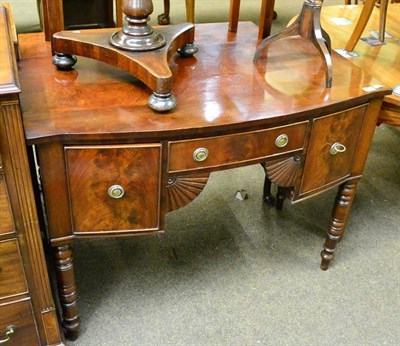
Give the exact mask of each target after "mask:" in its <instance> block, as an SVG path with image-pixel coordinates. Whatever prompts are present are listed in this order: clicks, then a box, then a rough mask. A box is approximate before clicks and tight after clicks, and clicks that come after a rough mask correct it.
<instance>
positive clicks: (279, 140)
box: [275, 134, 289, 148]
mask: <svg viewBox="0 0 400 346" xmlns="http://www.w3.org/2000/svg"><path fill="white" fill-rule="evenodd" d="M288 143H289V137H288V135H285V134H281V135H279V136H278V137H276V140H275V146H277V147H278V148H283V147H286V146H287V144H288Z"/></svg>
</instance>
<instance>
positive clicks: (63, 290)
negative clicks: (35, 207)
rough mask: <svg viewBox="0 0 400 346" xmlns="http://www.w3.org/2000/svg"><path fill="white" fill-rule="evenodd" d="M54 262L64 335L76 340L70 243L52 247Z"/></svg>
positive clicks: (75, 313) (75, 304) (75, 308)
mask: <svg viewBox="0 0 400 346" xmlns="http://www.w3.org/2000/svg"><path fill="white" fill-rule="evenodd" d="M54 264H55V270H56V275H57V288H58V296H59V298H60V304H61V308H62V319H63V321H62V326H63V328H64V332H65V336H66V337H67V338H68V339H70V340H76V339H77V337H78V335H79V330H80V324H79V315H78V308H77V303H76V297H77V293H76V283H75V273H74V264H73V256H72V247H71V245H62V246H57V247H55V248H54Z"/></svg>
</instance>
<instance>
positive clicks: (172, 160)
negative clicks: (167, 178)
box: [168, 121, 308, 173]
mask: <svg viewBox="0 0 400 346" xmlns="http://www.w3.org/2000/svg"><path fill="white" fill-rule="evenodd" d="M307 123H308V122H307V121H304V122H300V123H296V124H292V125H288V126H281V127H274V128H271V129H265V130H259V131H252V132H244V133H239V134H233V135H227V136H219V137H210V138H202V139H193V140H183V141H175V142H170V143H169V168H168V172H169V173H175V172H182V171H190V170H196V169H203V168H212V167H221V166H228V165H234V164H238V163H245V162H251V161H257V160H262V159H264V158H267V157H270V156H275V155H281V154H285V153H289V152H292V151H297V150H301V149H302V148H303V144H304V137H305V133H306V128H307Z"/></svg>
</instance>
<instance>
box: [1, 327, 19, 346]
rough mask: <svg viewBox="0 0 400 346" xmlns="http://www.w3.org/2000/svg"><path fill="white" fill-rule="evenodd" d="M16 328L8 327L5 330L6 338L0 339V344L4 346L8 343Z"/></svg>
mask: <svg viewBox="0 0 400 346" xmlns="http://www.w3.org/2000/svg"><path fill="white" fill-rule="evenodd" d="M16 329H17V328H16V327H15V326H8V327H7V328H6V334H5V335H6V337H5V338H4V339H0V344H5V343H6V342H8V341H10V339H11V337H12V336H13V335H14V333H15V330H16Z"/></svg>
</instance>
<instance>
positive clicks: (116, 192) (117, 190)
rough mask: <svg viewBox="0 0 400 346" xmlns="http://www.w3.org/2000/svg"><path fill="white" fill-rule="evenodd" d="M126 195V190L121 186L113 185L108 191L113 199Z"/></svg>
mask: <svg viewBox="0 0 400 346" xmlns="http://www.w3.org/2000/svg"><path fill="white" fill-rule="evenodd" d="M124 194H125V190H124V188H123V187H122V186H121V185H113V186H110V188H109V189H108V195H109V196H110V197H111V198H115V199H118V198H121V197H122V196H123V195H124Z"/></svg>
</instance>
